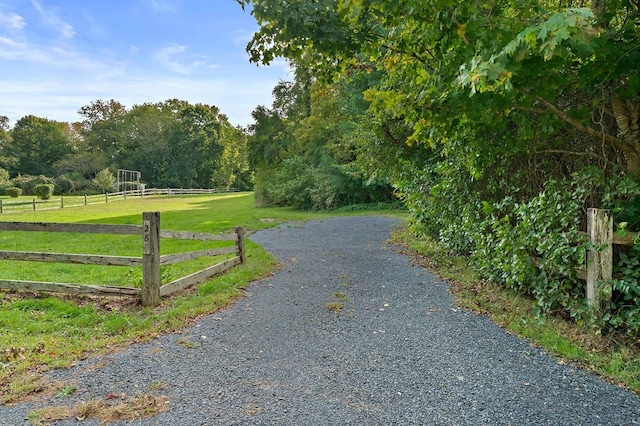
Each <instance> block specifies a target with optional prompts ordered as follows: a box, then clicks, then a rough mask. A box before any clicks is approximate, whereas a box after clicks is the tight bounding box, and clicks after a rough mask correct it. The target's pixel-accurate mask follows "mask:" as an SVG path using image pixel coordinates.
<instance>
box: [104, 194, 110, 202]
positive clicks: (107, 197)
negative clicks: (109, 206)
mask: <svg viewBox="0 0 640 426" xmlns="http://www.w3.org/2000/svg"><path fill="white" fill-rule="evenodd" d="M104 202H105V203H108V202H109V194H107V193H106V192H105V193H104Z"/></svg>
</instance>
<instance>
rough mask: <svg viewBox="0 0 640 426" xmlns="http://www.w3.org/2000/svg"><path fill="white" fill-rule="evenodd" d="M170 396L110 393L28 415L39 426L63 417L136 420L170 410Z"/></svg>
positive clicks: (46, 408) (105, 420)
mask: <svg viewBox="0 0 640 426" xmlns="http://www.w3.org/2000/svg"><path fill="white" fill-rule="evenodd" d="M169 405H170V399H169V397H167V396H156V395H152V394H139V395H136V396H133V397H128V396H127V395H113V394H109V395H107V396H106V397H105V398H104V399H101V400H90V401H86V402H79V403H77V404H75V405H71V406H66V405H63V406H51V407H44V408H38V409H35V410H32V411H30V412H29V413H28V414H27V419H28V420H29V421H30V422H31V423H32V424H33V425H37V426H45V425H49V424H52V423H54V422H57V421H61V420H71V419H75V420H77V421H84V420H87V419H91V418H95V419H98V420H99V421H100V423H101V424H105V423H111V422H116V421H135V420H140V419H143V418H148V417H152V416H155V415H158V414H160V413H162V412H164V411H166V410H168V409H169Z"/></svg>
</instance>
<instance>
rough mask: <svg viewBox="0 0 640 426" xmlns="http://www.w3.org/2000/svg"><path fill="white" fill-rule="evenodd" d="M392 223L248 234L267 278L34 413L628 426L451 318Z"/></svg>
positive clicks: (90, 375)
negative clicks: (114, 402) (68, 409)
mask: <svg viewBox="0 0 640 426" xmlns="http://www.w3.org/2000/svg"><path fill="white" fill-rule="evenodd" d="M395 224H396V222H395V221H394V220H393V219H389V218H381V217H359V218H337V219H327V220H323V221H311V222H308V223H304V224H302V223H293V224H285V225H282V226H280V227H277V228H273V229H270V230H266V231H260V232H258V233H256V234H254V235H252V236H251V239H252V240H253V241H255V242H257V243H259V244H261V245H263V246H264V247H265V248H266V249H267V250H269V251H270V252H272V253H273V254H274V255H275V256H277V257H278V259H279V260H280V261H281V262H282V268H281V270H280V271H279V272H277V273H276V274H275V275H274V276H272V277H270V278H268V279H266V280H263V281H260V282H257V283H254V284H252V285H251V286H250V287H249V289H248V295H247V297H245V298H243V299H242V300H240V301H239V302H237V303H236V304H235V305H234V306H232V307H231V308H229V309H226V310H224V311H221V312H218V313H216V314H215V315H211V316H208V317H206V318H203V319H202V320H200V321H199V322H198V323H197V325H196V326H194V327H192V328H191V329H189V330H187V331H185V332H184V333H182V334H170V335H166V336H162V337H160V338H158V339H156V340H154V341H153V342H151V343H148V344H139V345H132V346H130V347H129V348H127V349H126V350H124V351H122V352H120V353H117V354H114V355H110V356H108V357H105V358H102V359H93V360H88V361H86V362H83V363H81V364H79V365H78V366H76V367H74V368H72V369H70V370H61V371H56V372H54V373H53V374H52V375H51V377H52V378H53V379H55V380H69V379H72V380H74V381H76V385H77V388H78V391H77V392H76V393H75V394H74V395H73V396H72V397H70V398H67V399H64V400H53V401H49V402H47V403H46V404H61V403H64V404H72V403H74V402H76V401H80V400H87V399H90V398H99V399H100V398H105V396H106V395H109V394H120V393H126V394H129V395H134V394H136V393H138V392H144V391H148V390H149V389H153V388H154V386H155V387H156V388H158V392H159V393H161V394H164V395H167V396H169V397H170V398H171V402H170V407H171V408H170V409H169V410H168V411H166V412H164V413H162V414H160V415H158V416H156V417H152V418H149V419H144V420H136V421H135V422H132V423H119V424H136V425H237V424H243V425H261V424H264V425H273V424H275V425H343V424H349V425H534V424H535V425H599V424H602V425H634V424H640V399H638V398H637V397H636V396H635V395H633V394H632V393H630V392H627V391H625V390H623V389H621V388H619V387H617V386H612V385H609V384H607V383H605V382H604V381H603V380H601V379H599V378H598V377H595V376H593V375H590V374H588V373H586V372H584V371H582V370H579V369H577V368H575V367H572V366H568V365H559V364H558V362H557V360H556V359H555V358H553V357H552V356H549V355H548V354H546V353H545V352H544V351H542V350H540V349H536V348H533V347H531V346H530V345H529V343H528V342H527V341H525V340H522V339H519V338H517V337H514V336H512V335H510V334H508V333H506V332H505V331H504V330H503V329H501V328H499V327H497V326H496V325H494V324H493V323H492V322H491V321H489V320H488V319H487V318H485V317H482V316H479V315H476V314H473V313H471V312H468V311H466V310H464V309H460V308H458V307H456V306H454V305H453V304H452V298H451V296H450V295H449V293H448V291H447V285H446V284H445V283H443V282H442V281H440V280H439V279H438V278H436V277H435V276H433V275H432V274H430V273H429V272H427V271H425V270H424V269H422V268H420V267H416V266H412V265H411V263H410V261H409V259H408V258H407V257H406V256H403V255H400V254H397V253H396V252H394V251H393V250H392V248H390V247H389V246H388V245H387V244H386V242H385V241H386V240H387V238H388V237H389V235H390V229H391V228H392V227H393V226H394V225H395ZM185 342H189V343H190V344H185ZM154 384H155V385H154ZM160 385H161V386H160ZM41 405H42V404H41ZM34 407H35V406H34V405H32V404H22V405H19V406H14V407H0V424H1V425H11V426H13V425H23V424H26V423H25V416H26V413H27V411H28V410H30V409H32V408H34ZM78 423H79V422H77V421H75V420H73V421H70V420H69V421H64V422H59V423H56V424H60V425H76V424H78ZM82 424H83V425H84V424H86V425H96V424H98V422H97V421H94V420H89V421H85V422H83V423H82Z"/></svg>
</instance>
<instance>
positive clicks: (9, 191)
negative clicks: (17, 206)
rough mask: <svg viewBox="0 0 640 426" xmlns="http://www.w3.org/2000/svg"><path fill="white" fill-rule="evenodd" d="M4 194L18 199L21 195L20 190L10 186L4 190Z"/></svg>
mask: <svg viewBox="0 0 640 426" xmlns="http://www.w3.org/2000/svg"><path fill="white" fill-rule="evenodd" d="M4 193H5V194H6V195H8V196H9V197H11V198H18V197H19V196H21V195H22V189H20V188H16V187H15V186H10V187H9V188H5V190H4Z"/></svg>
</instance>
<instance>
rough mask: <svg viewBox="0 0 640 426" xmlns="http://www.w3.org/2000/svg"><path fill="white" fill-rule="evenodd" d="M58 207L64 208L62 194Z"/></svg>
mask: <svg viewBox="0 0 640 426" xmlns="http://www.w3.org/2000/svg"><path fill="white" fill-rule="evenodd" d="M60 208H61V209H64V197H63V196H62V195H61V196H60Z"/></svg>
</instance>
